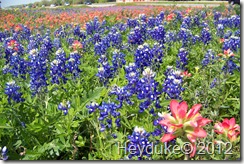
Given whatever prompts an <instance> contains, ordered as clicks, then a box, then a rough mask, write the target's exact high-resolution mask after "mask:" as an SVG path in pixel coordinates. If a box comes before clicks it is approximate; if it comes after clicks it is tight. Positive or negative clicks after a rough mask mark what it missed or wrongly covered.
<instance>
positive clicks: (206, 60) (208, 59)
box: [202, 49, 215, 66]
mask: <svg viewBox="0 0 244 164" xmlns="http://www.w3.org/2000/svg"><path fill="white" fill-rule="evenodd" d="M214 60H215V56H214V52H213V50H212V49H209V50H207V52H206V54H205V56H204V58H203V60H202V65H203V66H207V65H208V64H209V63H210V64H214V62H215V61H214Z"/></svg>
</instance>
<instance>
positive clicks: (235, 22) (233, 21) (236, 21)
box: [230, 15, 241, 29]
mask: <svg viewBox="0 0 244 164" xmlns="http://www.w3.org/2000/svg"><path fill="white" fill-rule="evenodd" d="M240 25H241V18H240V16H239V15H232V16H231V18H230V28H233V27H234V28H239V29H240Z"/></svg>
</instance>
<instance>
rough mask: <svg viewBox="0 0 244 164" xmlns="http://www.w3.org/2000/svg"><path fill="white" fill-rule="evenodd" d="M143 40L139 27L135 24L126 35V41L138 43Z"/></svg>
mask: <svg viewBox="0 0 244 164" xmlns="http://www.w3.org/2000/svg"><path fill="white" fill-rule="evenodd" d="M143 42H144V39H143V35H142V33H141V29H140V27H138V26H136V27H135V28H134V29H132V30H131V31H130V33H129V35H128V43H130V44H137V45H140V44H142V43H143Z"/></svg>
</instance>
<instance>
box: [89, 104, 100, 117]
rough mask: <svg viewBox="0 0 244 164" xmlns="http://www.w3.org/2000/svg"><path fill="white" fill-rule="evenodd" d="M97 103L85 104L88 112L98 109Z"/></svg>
mask: <svg viewBox="0 0 244 164" xmlns="http://www.w3.org/2000/svg"><path fill="white" fill-rule="evenodd" d="M98 107H99V105H98V103H96V102H91V103H90V104H89V105H87V106H86V108H87V109H88V112H89V114H91V113H93V112H95V111H96V109H98Z"/></svg>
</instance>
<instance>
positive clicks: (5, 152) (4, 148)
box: [0, 146, 8, 161]
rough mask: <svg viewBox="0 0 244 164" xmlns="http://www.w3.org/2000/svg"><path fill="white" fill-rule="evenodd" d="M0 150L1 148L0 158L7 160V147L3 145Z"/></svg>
mask: <svg viewBox="0 0 244 164" xmlns="http://www.w3.org/2000/svg"><path fill="white" fill-rule="evenodd" d="M1 150H2V153H1V156H0V159H1V160H4V161H6V160H8V155H7V153H8V149H7V147H6V146H4V147H3V148H2V149H1Z"/></svg>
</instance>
